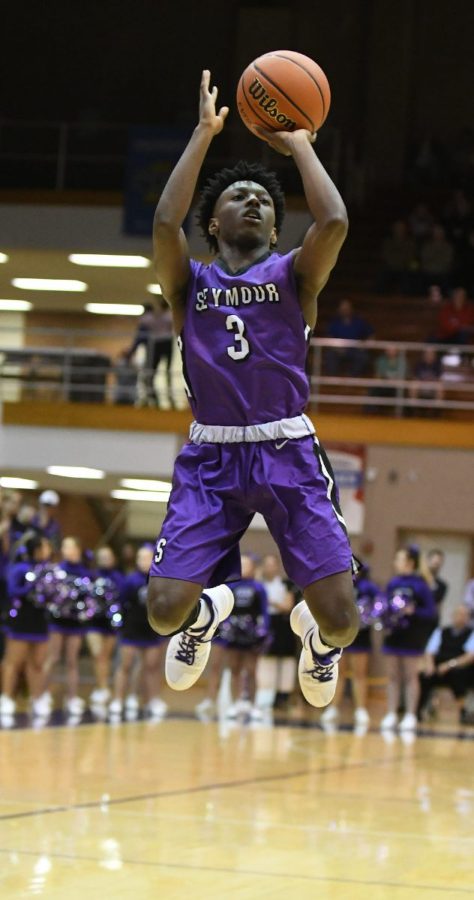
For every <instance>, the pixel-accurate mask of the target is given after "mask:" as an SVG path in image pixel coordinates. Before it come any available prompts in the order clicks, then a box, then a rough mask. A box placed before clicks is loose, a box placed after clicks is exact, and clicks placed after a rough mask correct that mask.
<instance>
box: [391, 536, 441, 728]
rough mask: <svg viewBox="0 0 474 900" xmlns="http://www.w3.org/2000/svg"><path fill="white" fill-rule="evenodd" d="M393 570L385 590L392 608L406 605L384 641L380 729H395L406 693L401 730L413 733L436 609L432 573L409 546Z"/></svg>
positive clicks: (396, 558) (417, 550)
mask: <svg viewBox="0 0 474 900" xmlns="http://www.w3.org/2000/svg"><path fill="white" fill-rule="evenodd" d="M394 569H395V573H396V574H395V577H394V578H392V579H391V581H389V583H388V585H387V588H386V594H387V600H388V603H389V607H390V606H391V607H392V608H393V607H394V606H395V604H394V602H393V601H394V600H395V598H397V600H399V602H401V603H404V604H405V605H404V606H403V607H402V608H401V610H400V613H399V616H400V618H399V621H398V622H397V623H396V624H394V625H393V627H391V628H390V630H389V632H388V633H387V634H386V635H385V638H384V643H383V652H384V654H385V659H386V671H387V701H388V711H387V714H386V715H385V716H384V718H383V719H382V721H381V723H380V728H381V729H382V730H391V729H393V728H395V727H396V725H397V709H398V704H399V701H400V694H401V690H402V689H404V697H405V708H406V711H405V715H404V716H403V718H402V720H401V721H400V724H399V729H400V731H414V730H415V729H416V724H417V716H416V712H417V705H418V697H419V680H418V671H419V668H420V662H421V660H422V657H423V654H424V650H425V646H426V642H427V640H428V637H429V635H430V633H431V631H432V628H433V620H434V618H435V616H436V607H435V601H434V596H433V591H432V588H431V585H432V581H431V578H430V574H429V570H428V567H427V566H426V565H425V563H424V560H423V559H422V558H421V554H420V551H419V549H418V547H416V546H414V545H410V546H408V547H403V548H401V549H400V550H398V551H397V553H396V555H395V561H394Z"/></svg>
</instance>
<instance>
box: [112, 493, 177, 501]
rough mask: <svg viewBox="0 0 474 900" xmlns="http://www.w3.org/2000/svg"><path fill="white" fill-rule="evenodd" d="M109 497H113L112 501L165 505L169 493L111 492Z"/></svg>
mask: <svg viewBox="0 0 474 900" xmlns="http://www.w3.org/2000/svg"><path fill="white" fill-rule="evenodd" d="M110 496H111V497H113V498H114V500H134V501H136V502H138V503H142V502H143V501H145V502H150V503H167V502H168V500H169V496H170V492H169V491H126V490H116V491H111V493H110Z"/></svg>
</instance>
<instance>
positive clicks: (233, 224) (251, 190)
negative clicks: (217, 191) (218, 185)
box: [209, 181, 276, 247]
mask: <svg viewBox="0 0 474 900" xmlns="http://www.w3.org/2000/svg"><path fill="white" fill-rule="evenodd" d="M209 231H210V233H211V234H214V236H215V237H216V238H217V239H218V240H222V241H224V242H226V243H230V244H235V243H247V244H248V245H249V246H252V245H253V246H258V245H259V244H261V245H265V246H267V247H269V246H270V244H271V243H275V242H276V231H275V208H274V206H273V200H272V198H271V197H270V194H269V193H268V191H266V190H265V188H264V187H262V185H260V184H257V183H256V182H254V181H236V182H234V184H231V185H230V186H229V187H228V188H226V189H225V191H223V192H222V194H221V195H220V197H219V199H218V201H217V203H216V205H215V207H214V215H213V217H212V219H211V221H210V223H209Z"/></svg>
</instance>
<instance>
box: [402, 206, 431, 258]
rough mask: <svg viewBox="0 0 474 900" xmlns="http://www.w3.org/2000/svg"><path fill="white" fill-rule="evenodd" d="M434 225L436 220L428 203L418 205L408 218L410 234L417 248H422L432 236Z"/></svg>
mask: <svg viewBox="0 0 474 900" xmlns="http://www.w3.org/2000/svg"><path fill="white" fill-rule="evenodd" d="M433 225H434V219H433V216H432V213H431V212H430V210H429V209H428V207H427V205H426V203H417V205H416V206H415V208H414V209H413V210H412V211H411V213H410V215H409V217H408V226H409V229H410V234H411V235H412V237H413V238H414V239H415V242H416V246H417V247H421V244H422V243H423V241H424V240H426V238H428V237H429V236H430V235H431V231H432V228H433Z"/></svg>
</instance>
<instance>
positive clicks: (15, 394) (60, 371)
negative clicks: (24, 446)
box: [0, 328, 474, 419]
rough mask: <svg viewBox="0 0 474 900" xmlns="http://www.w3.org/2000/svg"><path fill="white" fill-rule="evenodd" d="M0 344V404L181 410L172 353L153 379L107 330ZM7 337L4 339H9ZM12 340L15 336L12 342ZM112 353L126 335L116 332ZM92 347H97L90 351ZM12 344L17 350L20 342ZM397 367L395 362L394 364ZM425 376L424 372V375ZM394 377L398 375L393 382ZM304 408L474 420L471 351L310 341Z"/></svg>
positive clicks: (57, 332) (32, 335)
mask: <svg viewBox="0 0 474 900" xmlns="http://www.w3.org/2000/svg"><path fill="white" fill-rule="evenodd" d="M2 335H3V340H4V346H2V345H1V339H0V400H3V401H6V400H9V401H13V402H15V401H21V400H47V401H51V400H53V401H56V400H60V401H70V402H77V403H81V402H87V403H108V404H114V403H116V404H128V405H135V406H146V405H148V403H149V402H150V401H149V397H150V394H151V389H150V385H153V386H154V388H155V391H156V397H157V398H158V402H156V397H155V399H154V400H153V401H152V402H151V405H159V406H162V407H163V408H169V406H170V405H172V406H174V407H176V408H178V409H179V408H186V406H187V400H186V394H185V391H184V382H183V378H182V374H181V365H180V357H179V353H178V351H177V350H175V352H174V353H173V361H172V366H171V370H170V372H168V371H166V370H165V369H164V368H163V366H160V367H159V368H158V370H157V372H156V373H155V375H153V373H152V372H150V371H149V370H148V369H147V367H146V358H147V350H146V347H145V346H144V345H142V346H141V347H139V348H138V350H137V351H136V353H135V355H134V357H133V359H131V360H127V359H126V358H125V357H124V356H123V355H120V353H119V351H118V350H117V352H115V351H113V353H111V351H110V346H111V344H112V343H113V340H114V332H113V330H108V332H107V341H108V344H107V347H108V348H109V349H108V350H106V349H104V346H103V340H104V333H103V332H99V331H94V330H92V329H90V330H89V329H87V330H86V329H83V330H67V331H66V330H64V331H62V330H61V329H47V328H30V329H28V331H27V335H26V337H27V340H28V346H25V345H24V340H25V335H23V336H22V337H23V346H9V344H10V345H11V343H13V341H12V340H11V337H12V334H11V333H10V334H9V332H8V329H2ZM7 335H8V337H7ZM17 337H18V336H17ZM115 337H116V342H117V348H120V347H123V344H124V333H123V331H122V332H117V333H116V335H115ZM94 341H96V343H95V345H94ZM15 343H20V341H19V340H17V341H15ZM427 352H428V353H429V354H431V355H432V356H434V357H435V359H436V374H435V375H434V376H433V377H431V378H430V377H426V371H425V373H424V377H423V378H421V377H417V375H416V372H417V363H418V362H419V360H420V359H422V358H423V354H426V353H427ZM387 355H388V358H389V359H390V360H391V362H390V364H389V365H390V366H391V367H392V369H393V371H394V373H395V374H394V375H393V377H390V378H384V377H376V375H375V372H376V371H377V359H379V358H380V357H383V356H385V358H386V359H387ZM394 360H395V362H394ZM425 369H426V367H425ZM397 373H398V374H397ZM308 378H309V383H310V408H311V409H312V410H313V411H316V410H318V409H321V410H328V409H330V408H333V409H334V410H340V411H343V410H344V411H347V412H353V413H354V414H355V413H361V412H362V413H364V414H367V415H370V414H385V415H393V416H409V415H417V416H433V417H435V416H444V417H449V418H453V417H456V416H458V417H461V418H464V419H466V418H469V414H472V413H474V345H465V346H452V345H447V344H423V343H407V342H400V341H365V342H357V341H342V340H330V339H327V338H316V339H313V340H312V342H311V347H310V353H309V358H308Z"/></svg>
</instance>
